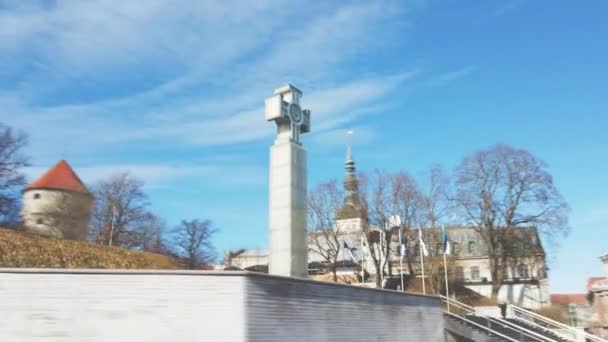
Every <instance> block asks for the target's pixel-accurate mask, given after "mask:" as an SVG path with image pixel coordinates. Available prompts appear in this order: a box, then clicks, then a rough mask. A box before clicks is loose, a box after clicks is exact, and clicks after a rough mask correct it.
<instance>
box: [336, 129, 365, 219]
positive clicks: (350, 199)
mask: <svg viewBox="0 0 608 342" xmlns="http://www.w3.org/2000/svg"><path fill="white" fill-rule="evenodd" d="M347 135H348V144H347V148H346V163H345V170H346V175H345V177H344V204H343V205H342V208H340V210H338V218H339V219H347V218H356V217H361V213H362V210H361V202H360V200H359V180H357V175H356V174H355V171H356V167H355V160H354V159H353V151H352V135H353V132H352V131H348V133H347Z"/></svg>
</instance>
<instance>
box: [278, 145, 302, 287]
mask: <svg viewBox="0 0 608 342" xmlns="http://www.w3.org/2000/svg"><path fill="white" fill-rule="evenodd" d="M306 170H307V161H306V149H304V147H302V145H300V144H298V143H296V142H293V141H280V142H276V143H275V144H274V145H273V146H272V147H271V148H270V201H269V207H270V208H269V210H270V217H269V222H270V241H269V243H270V256H269V258H270V266H269V273H270V274H274V275H281V276H289V277H301V278H305V277H307V275H308V250H307V249H308V243H307V234H306V209H307V208H306V207H307V199H306V197H307V182H306V177H307V174H306V173H307V171H306Z"/></svg>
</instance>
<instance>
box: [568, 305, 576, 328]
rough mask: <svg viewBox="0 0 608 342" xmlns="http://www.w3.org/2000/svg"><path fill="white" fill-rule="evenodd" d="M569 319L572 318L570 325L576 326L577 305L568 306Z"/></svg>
mask: <svg viewBox="0 0 608 342" xmlns="http://www.w3.org/2000/svg"><path fill="white" fill-rule="evenodd" d="M568 317H569V318H570V325H571V326H572V327H575V326H576V305H575V304H573V303H570V304H568Z"/></svg>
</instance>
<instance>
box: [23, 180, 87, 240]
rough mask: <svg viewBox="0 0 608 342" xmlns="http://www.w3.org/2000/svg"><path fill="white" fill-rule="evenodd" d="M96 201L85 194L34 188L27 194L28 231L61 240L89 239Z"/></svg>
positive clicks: (25, 201)
mask: <svg viewBox="0 0 608 342" xmlns="http://www.w3.org/2000/svg"><path fill="white" fill-rule="evenodd" d="M93 203H94V200H93V198H92V197H90V196H86V195H84V194H81V193H76V192H69V191H59V190H50V189H31V190H27V191H25V192H24V193H23V204H22V207H21V217H22V219H23V225H24V226H25V228H26V230H27V231H29V232H31V233H35V234H39V235H45V236H51V237H55V238H58V239H69V240H85V239H86V238H87V234H88V228H89V220H90V218H91V209H92V207H93Z"/></svg>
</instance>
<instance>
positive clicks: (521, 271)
mask: <svg viewBox="0 0 608 342" xmlns="http://www.w3.org/2000/svg"><path fill="white" fill-rule="evenodd" d="M517 275H518V276H519V277H520V278H529V277H530V274H529V272H528V265H524V264H519V265H518V266H517Z"/></svg>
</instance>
